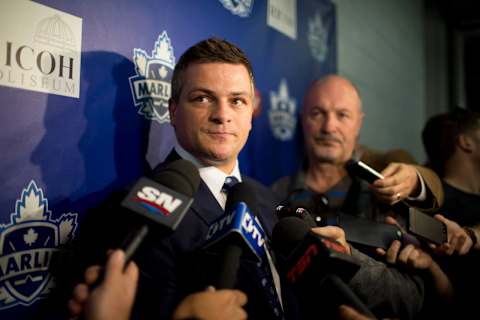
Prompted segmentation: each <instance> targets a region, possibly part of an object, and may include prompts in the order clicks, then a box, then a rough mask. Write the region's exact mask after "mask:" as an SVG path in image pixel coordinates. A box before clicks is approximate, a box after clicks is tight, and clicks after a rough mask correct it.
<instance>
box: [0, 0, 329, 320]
mask: <svg viewBox="0 0 480 320" xmlns="http://www.w3.org/2000/svg"><path fill="white" fill-rule="evenodd" d="M11 2H12V3H13V2H14V1H11ZM37 2H38V3H41V4H44V5H46V6H48V7H50V8H54V9H57V10H60V11H63V12H65V13H68V14H71V15H74V16H76V17H79V18H81V19H82V23H83V27H82V47H81V69H80V94H79V98H74V97H65V96H61V95H55V94H48V93H42V92H35V91H30V90H24V89H17V88H11V87H7V86H2V85H0V98H1V101H2V103H1V104H2V108H1V111H0V112H1V117H0V126H1V127H2V131H1V134H0V149H1V150H2V157H1V159H0V175H1V178H0V188H1V190H2V193H1V194H0V209H1V210H0V232H1V237H0V253H1V254H0V318H2V319H5V318H7V319H8V318H10V317H12V315H13V314H15V319H21V318H22V317H23V318H29V317H30V316H31V314H32V312H33V311H34V309H35V306H36V301H37V300H38V299H41V298H42V297H44V296H46V295H48V291H49V287H50V286H52V285H53V284H54V283H53V282H52V279H50V278H49V275H48V270H47V269H48V263H49V258H50V257H51V256H50V254H51V253H52V252H53V251H54V250H55V249H54V248H55V247H56V246H58V245H59V244H60V243H64V242H66V241H69V240H71V239H72V238H73V237H74V236H75V234H76V233H77V232H78V227H79V225H80V224H81V220H82V214H83V212H84V211H85V209H87V208H89V207H91V206H93V205H95V204H97V203H98V202H99V201H101V200H102V199H104V198H105V196H106V195H108V194H109V193H110V192H111V191H112V190H113V189H115V188H118V187H121V186H124V185H126V184H128V183H130V182H132V181H134V180H135V179H137V178H138V177H139V176H141V175H142V172H143V171H144V169H145V168H146V167H147V166H151V167H154V166H155V165H156V164H157V163H159V162H160V161H161V160H163V158H164V157H165V156H166V154H167V153H168V151H169V150H170V148H171V147H172V143H173V142H172V137H173V131H172V128H171V127H170V125H169V124H168V122H163V123H162V121H163V120H162V115H163V114H162V112H164V109H163V107H164V103H165V99H166V98H168V92H167V91H168V88H167V86H166V85H162V84H165V82H166V83H168V81H169V79H170V77H171V67H173V64H174V61H172V55H171V54H173V57H174V59H173V60H178V58H179V57H180V55H181V54H182V53H183V52H184V50H185V49H186V48H188V47H189V46H191V45H192V44H194V43H196V42H198V41H200V40H202V39H205V38H207V37H210V36H217V37H221V38H226V39H228V40H230V41H231V42H233V43H235V44H237V45H238V46H239V47H240V48H242V49H243V50H244V52H245V53H246V54H247V56H248V57H249V58H250V60H251V61H252V63H253V69H254V75H255V78H256V86H257V91H258V96H259V98H261V103H260V106H259V108H258V109H257V115H256V117H255V118H254V124H253V129H252V132H251V134H250V138H249V141H248V143H247V145H246V147H245V148H244V150H243V151H242V153H241V155H240V166H241V169H242V172H243V173H244V174H247V175H250V176H253V177H255V178H257V179H259V180H260V181H262V182H263V183H265V184H270V183H272V182H273V181H274V180H275V179H277V178H279V177H281V176H283V175H287V174H290V173H292V172H293V171H294V170H295V169H296V168H297V166H298V164H299V160H300V155H299V147H298V134H297V131H298V126H297V124H296V119H297V115H298V112H299V109H300V108H301V104H302V95H303V93H304V90H305V88H306V87H307V85H308V84H309V83H310V82H311V81H312V80H313V79H316V78H318V77H319V76H321V75H323V74H326V73H332V72H335V71H336V56H337V54H336V29H335V28H336V26H335V8H334V6H333V4H332V3H330V1H327V0H300V1H298V3H296V2H294V3H296V39H293V38H291V37H289V36H287V35H286V34H284V33H282V32H280V31H278V30H277V29H274V28H272V27H270V26H269V25H267V15H268V14H269V12H270V13H271V14H273V11H269V10H268V3H269V1H266V0H265V1H264V0H256V1H253V0H251V1H233V0H208V1H207V0H203V1H199V0H191V1H187V0H182V1H168V0H164V1H160V0H143V1H128V0H115V1H93V0H88V1H78V0H77V1H62V0H41V1H37ZM286 2H292V1H286ZM4 6H5V5H4ZM8 14H10V15H15V14H16V12H15V11H14V10H12V12H9V13H8ZM287 20H288V19H287ZM24 23H28V21H25V22H24ZM7 41H10V40H9V39H0V44H1V46H0V48H2V51H1V52H0V60H1V61H0V63H1V67H2V69H0V72H3V73H4V74H5V72H6V70H7V68H8V65H7V63H6V53H5V51H4V50H5V49H4V48H5V46H6V42H7ZM134 49H137V50H135V53H134ZM155 50H157V52H156V54H154V51H155ZM172 50H173V51H172ZM167 53H170V55H168V54H167ZM172 62H173V64H172ZM162 66H163V67H162ZM155 70H156V71H155ZM147 80H148V81H150V82H148V81H147ZM135 81H140V82H135ZM142 81H143V82H142ZM149 83H150V84H151V83H154V84H155V85H154V87H152V88H150V87H148V86H147V87H141V86H142V85H145V84H149ZM135 86H137V87H135ZM140 87H141V88H140ZM142 88H143V89H142ZM145 88H149V89H145ZM162 90H163V91H162ZM142 94H143V96H142ZM162 110H163V111H162ZM41 222H43V223H44V224H42V223H41ZM42 228H43V229H42ZM53 238H54V239H56V240H55V241H52V240H51V239H53ZM22 257H23V258H22ZM22 259H23V260H22Z"/></svg>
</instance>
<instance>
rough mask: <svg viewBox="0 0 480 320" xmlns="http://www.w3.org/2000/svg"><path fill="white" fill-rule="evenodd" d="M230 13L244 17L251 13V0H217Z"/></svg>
mask: <svg viewBox="0 0 480 320" xmlns="http://www.w3.org/2000/svg"><path fill="white" fill-rule="evenodd" d="M219 1H220V3H221V4H223V6H224V7H225V9H227V10H228V11H230V12H231V13H232V14H234V15H237V16H239V17H242V18H246V17H248V16H249V15H250V13H252V7H253V0H219Z"/></svg>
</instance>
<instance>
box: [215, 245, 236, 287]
mask: <svg viewBox="0 0 480 320" xmlns="http://www.w3.org/2000/svg"><path fill="white" fill-rule="evenodd" d="M241 255H242V248H241V247H240V246H238V245H235V244H232V243H230V244H227V245H226V246H225V247H224V248H223V252H222V255H221V260H220V274H219V277H218V282H217V285H216V288H217V289H232V288H233V287H234V286H235V282H236V280H237V274H238V269H239V267H240V256H241Z"/></svg>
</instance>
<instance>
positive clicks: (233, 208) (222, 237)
mask: <svg viewBox="0 0 480 320" xmlns="http://www.w3.org/2000/svg"><path fill="white" fill-rule="evenodd" d="M255 201H256V200H255V195H254V194H253V193H252V192H251V189H250V188H249V187H248V186H247V185H245V184H243V183H237V184H236V185H234V186H233V187H232V188H231V189H230V191H229V193H228V198H227V204H226V206H225V208H226V209H225V215H223V216H221V217H219V218H218V219H216V220H214V221H213V222H212V223H211V224H210V226H209V228H208V232H207V237H206V242H205V246H204V248H205V250H207V251H211V252H215V253H219V254H220V257H221V258H220V261H221V262H220V272H219V277H218V280H217V283H216V287H217V288H219V289H231V288H233V287H234V285H235V281H236V278H237V273H238V269H239V266H240V258H241V257H242V256H243V257H245V258H247V259H251V260H254V261H256V262H261V261H262V260H263V259H264V257H265V249H264V246H263V245H264V243H265V239H266V235H265V231H264V230H263V228H262V226H261V225H260V223H259V222H258V221H257V220H256V218H255V214H254V213H253V212H252V211H251V210H250V209H249V208H252V207H254V206H253V205H254V204H255Z"/></svg>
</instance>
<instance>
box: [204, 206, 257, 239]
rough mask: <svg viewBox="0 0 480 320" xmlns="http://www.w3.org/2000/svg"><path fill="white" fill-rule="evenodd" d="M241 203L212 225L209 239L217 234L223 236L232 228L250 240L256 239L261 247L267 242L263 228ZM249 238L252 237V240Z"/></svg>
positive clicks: (208, 235)
mask: <svg viewBox="0 0 480 320" xmlns="http://www.w3.org/2000/svg"><path fill="white" fill-rule="evenodd" d="M241 204H242V205H241V206H240V205H239V206H238V207H237V209H236V210H234V211H233V212H232V213H230V214H229V215H226V216H224V217H222V218H221V219H219V220H217V221H216V222H214V223H213V224H211V225H210V227H209V228H208V233H207V239H206V240H207V241H208V240H210V239H212V238H214V237H217V236H219V237H221V236H222V235H223V234H224V233H225V232H227V231H228V230H230V229H232V230H233V231H234V232H238V233H240V234H242V235H245V236H246V237H247V240H249V242H251V241H254V243H255V244H256V246H258V247H259V248H260V247H262V246H263V244H264V243H265V237H264V236H263V230H261V227H260V225H259V224H258V223H257V222H256V221H255V219H254V218H253V217H252V215H251V214H250V213H249V212H248V211H247V209H246V206H245V205H244V204H243V203H241ZM248 238H251V240H250V239H248Z"/></svg>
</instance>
